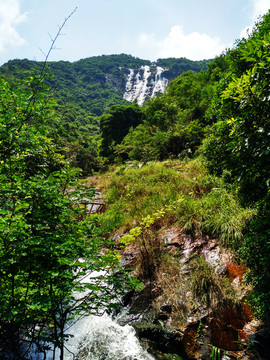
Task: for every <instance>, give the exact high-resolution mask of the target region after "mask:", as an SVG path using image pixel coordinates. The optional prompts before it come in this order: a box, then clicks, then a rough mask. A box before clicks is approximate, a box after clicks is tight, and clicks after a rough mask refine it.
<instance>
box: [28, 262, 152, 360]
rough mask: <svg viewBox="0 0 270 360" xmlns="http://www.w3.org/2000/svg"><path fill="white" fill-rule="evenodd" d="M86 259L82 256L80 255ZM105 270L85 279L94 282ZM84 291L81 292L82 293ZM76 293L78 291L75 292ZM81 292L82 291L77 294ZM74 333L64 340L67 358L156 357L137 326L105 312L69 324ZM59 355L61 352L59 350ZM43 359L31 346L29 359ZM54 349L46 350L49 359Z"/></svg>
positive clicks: (149, 359)
mask: <svg viewBox="0 0 270 360" xmlns="http://www.w3.org/2000/svg"><path fill="white" fill-rule="evenodd" d="M81 261H82V262H83V260H82V259H81ZM106 274H107V272H106V271H98V272H97V271H95V272H93V273H90V274H88V275H87V276H84V277H83V278H82V281H83V282H85V283H91V282H93V283H95V281H96V278H97V277H98V276H102V277H103V276H106ZM81 295H82V294H81V293H80V296H81ZM75 296H76V293H75ZM78 296H79V294H78ZM119 316H121V314H120V315H119ZM66 332H67V333H68V334H70V335H71V337H70V338H69V339H68V340H67V341H66V343H65V351H64V359H65V360H153V359H154V358H153V357H152V356H150V355H149V354H148V353H147V352H146V351H145V350H144V349H143V348H142V347H141V345H140V343H139V340H138V339H137V338H136V334H135V330H134V328H133V327H132V326H130V325H124V326H121V325H119V324H118V322H117V319H115V320H113V319H112V318H111V317H110V316H109V315H107V314H106V313H104V314H103V315H102V316H94V315H87V316H85V317H82V318H79V319H77V320H75V321H74V322H73V323H69V324H67V329H66ZM55 358H56V360H58V359H59V353H57V354H56V357H55ZM30 359H31V360H44V355H43V354H38V353H36V352H35V349H32V350H31V353H30V354H29V360H30ZM52 359H53V353H52V351H47V352H46V360H52Z"/></svg>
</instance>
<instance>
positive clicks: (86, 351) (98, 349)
mask: <svg viewBox="0 0 270 360" xmlns="http://www.w3.org/2000/svg"><path fill="white" fill-rule="evenodd" d="M69 333H70V334H71V335H73V337H71V338H70V339H69V340H68V341H67V342H66V345H65V347H66V348H65V356H64V359H65V360H154V358H153V357H152V356H151V355H150V354H148V353H147V352H146V351H145V350H144V349H143V348H142V347H141V345H140V343H139V341H138V339H137V338H136V335H135V330H134V329H133V327H132V326H130V325H125V326H121V325H119V324H118V323H117V321H116V320H112V318H111V317H110V316H109V315H107V314H104V315H103V316H93V315H89V316H87V317H84V318H83V319H80V320H79V321H77V322H76V323H75V324H74V325H72V326H71V328H70V329H69ZM46 355H47V356H46V360H51V359H52V353H51V352H50V351H48V352H47V354H46ZM57 358H59V356H58V355H57V356H56V359H57ZM29 359H31V360H43V359H44V355H43V354H35V353H34V352H32V353H31V354H30V357H29Z"/></svg>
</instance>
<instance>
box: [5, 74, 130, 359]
mask: <svg viewBox="0 0 270 360" xmlns="http://www.w3.org/2000/svg"><path fill="white" fill-rule="evenodd" d="M45 73H46V71H45V68H44V70H43V72H42V73H41V75H40V76H35V77H30V78H28V79H26V80H24V81H22V82H19V83H18V82H16V83H11V82H8V81H7V80H6V79H4V78H1V80H0V93H1V102H0V110H1V111H0V113H1V115H0V185H1V186H0V219H1V220H0V274H1V282H0V354H1V355H0V356H1V358H5V355H8V349H12V351H13V356H14V358H16V359H18V358H25V356H27V352H28V350H29V349H30V348H31V346H32V345H33V344H35V345H36V346H37V349H38V350H39V352H43V351H45V349H46V348H50V347H53V348H54V349H55V348H57V347H58V348H60V357H59V359H63V358H64V341H65V339H66V337H68V333H65V325H66V323H67V321H69V320H70V319H71V318H74V316H75V315H83V314H85V313H89V312H90V313H93V314H96V313H99V312H103V311H104V309H106V307H110V306H111V307H114V305H113V304H110V301H111V299H112V298H114V297H115V296H117V293H118V290H120V289H121V292H122V291H123V285H124V283H123V281H124V279H123V277H122V276H121V272H118V273H116V274H115V275H114V274H113V272H111V271H112V268H115V266H117V263H118V260H117V257H116V256H115V255H114V253H112V252H110V251H108V252H107V253H106V254H103V255H102V254H101V249H102V248H104V247H108V246H109V244H108V243H106V242H105V241H104V240H103V239H102V238H100V237H99V236H98V235H97V231H96V229H95V227H94V226H93V225H91V226H90V225H88V224H86V223H85V222H84V217H85V215H86V208H85V206H83V204H84V202H85V201H90V199H91V198H92V197H93V196H94V194H95V190H94V188H92V187H89V186H87V185H86V186H82V185H79V184H78V181H77V178H78V173H77V172H76V171H75V170H73V169H71V168H70V166H69V164H66V162H65V160H64V158H63V156H61V155H60V154H59V153H58V152H57V149H56V147H55V145H54V144H53V142H52V140H51V139H50V138H48V136H47V135H48V134H47V131H46V127H45V123H46V122H48V121H50V120H51V119H53V118H54V117H55V116H56V115H55V112H54V108H55V104H54V102H53V101H52V100H51V98H50V92H49V89H48V87H47V86H46V85H44V83H43V77H44V74H45ZM91 274H92V275H91ZM90 275H91V276H92V277H91V280H88V281H85V280H84V279H85V278H86V276H87V277H89V276H90ZM120 281H121V287H120ZM112 289H114V290H112Z"/></svg>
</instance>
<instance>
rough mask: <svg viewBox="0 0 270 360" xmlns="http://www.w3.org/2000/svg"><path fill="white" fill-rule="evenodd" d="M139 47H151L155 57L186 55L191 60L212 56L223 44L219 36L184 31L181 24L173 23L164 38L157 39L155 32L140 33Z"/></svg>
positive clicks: (222, 47)
mask: <svg viewBox="0 0 270 360" xmlns="http://www.w3.org/2000/svg"><path fill="white" fill-rule="evenodd" d="M139 42H140V47H145V48H148V50H150V49H151V52H152V56H153V54H155V58H156V59H157V58H168V57H186V58H188V59H191V60H202V59H210V58H214V57H215V56H216V55H219V54H220V53H221V52H222V51H223V50H225V46H224V45H222V44H221V43H220V39H219V38H212V37H210V36H209V35H207V34H200V33H198V32H192V33H190V34H185V33H184V28H183V26H180V25H175V26H173V27H172V28H171V30H170V32H169V34H168V35H167V36H166V37H165V38H164V39H157V38H156V36H155V34H141V35H140V40H139Z"/></svg>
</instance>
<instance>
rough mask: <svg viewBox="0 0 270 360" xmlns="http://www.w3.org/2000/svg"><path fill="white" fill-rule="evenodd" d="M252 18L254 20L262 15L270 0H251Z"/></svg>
mask: <svg viewBox="0 0 270 360" xmlns="http://www.w3.org/2000/svg"><path fill="white" fill-rule="evenodd" d="M252 6H253V14H252V20H253V21H256V20H257V19H258V17H259V16H260V15H264V14H265V13H267V11H268V10H269V9H270V0H252Z"/></svg>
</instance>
